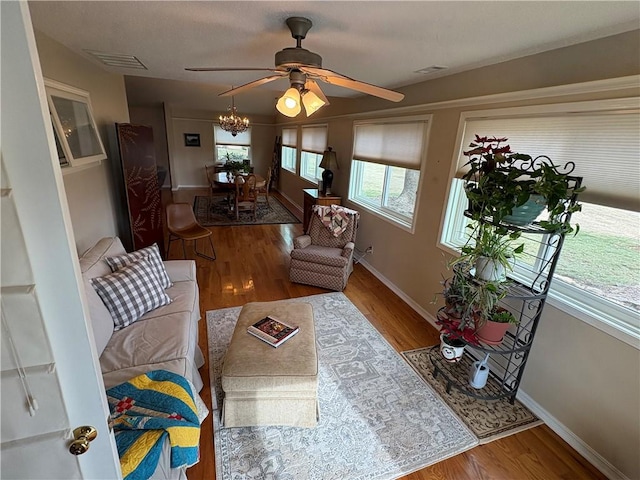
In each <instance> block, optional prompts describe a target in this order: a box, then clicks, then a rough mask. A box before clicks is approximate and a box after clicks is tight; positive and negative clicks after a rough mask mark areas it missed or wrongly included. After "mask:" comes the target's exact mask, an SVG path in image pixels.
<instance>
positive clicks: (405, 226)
mask: <svg viewBox="0 0 640 480" xmlns="http://www.w3.org/2000/svg"><path fill="white" fill-rule="evenodd" d="M348 200H349V201H350V202H352V203H354V204H356V205H358V206H359V207H361V208H363V209H365V210H366V211H367V212H369V213H371V214H372V215H375V216H376V217H378V218H381V219H382V220H385V221H386V222H389V223H390V224H392V225H394V226H396V227H398V228H400V229H402V230H405V231H406V232H409V233H414V230H415V228H414V227H413V225H412V224H411V223H410V222H407V221H403V220H401V219H399V218H397V217H394V216H391V215H387V214H385V213H384V212H382V211H380V210H378V209H376V208H373V207H372V206H371V205H368V204H366V203H364V202H361V201H358V200H357V199H355V198H349V199H348Z"/></svg>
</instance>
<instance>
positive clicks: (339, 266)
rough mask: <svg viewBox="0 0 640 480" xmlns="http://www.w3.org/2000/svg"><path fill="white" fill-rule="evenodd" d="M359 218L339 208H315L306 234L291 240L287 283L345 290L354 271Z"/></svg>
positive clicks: (352, 212)
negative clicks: (289, 281)
mask: <svg viewBox="0 0 640 480" xmlns="http://www.w3.org/2000/svg"><path fill="white" fill-rule="evenodd" d="M359 218H360V214H359V213H358V212H357V211H355V210H350V209H348V208H345V207H341V206H339V205H330V206H324V205H314V206H313V212H312V213H311V219H310V221H309V228H308V231H307V234H306V235H301V236H299V237H296V238H294V239H293V251H292V252H291V264H290V266H289V280H291V281H292V282H295V283H304V284H306V285H314V286H317V287H322V288H327V289H329V290H336V291H341V290H344V288H345V287H346V286H347V281H348V280H349V275H351V272H352V271H353V249H354V247H355V241H356V233H357V230H358V219H359ZM340 230H343V231H341V232H340ZM338 232H339V233H338ZM335 233H338V234H337V236H336V235H335Z"/></svg>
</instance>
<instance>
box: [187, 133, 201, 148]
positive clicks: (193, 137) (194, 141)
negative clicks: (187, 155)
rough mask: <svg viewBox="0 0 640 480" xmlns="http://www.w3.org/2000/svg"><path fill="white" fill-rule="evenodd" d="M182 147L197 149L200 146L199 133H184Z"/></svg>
mask: <svg viewBox="0 0 640 480" xmlns="http://www.w3.org/2000/svg"><path fill="white" fill-rule="evenodd" d="M184 146H185V147H199V146H200V134H199V133H185V134H184Z"/></svg>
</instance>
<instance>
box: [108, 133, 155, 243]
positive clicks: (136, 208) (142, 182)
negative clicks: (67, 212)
mask: <svg viewBox="0 0 640 480" xmlns="http://www.w3.org/2000/svg"><path fill="white" fill-rule="evenodd" d="M116 133H117V135H116V136H117V141H118V151H119V154H120V159H119V160H120V161H119V162H114V169H115V172H114V181H115V183H116V188H117V189H118V191H119V197H120V198H119V200H120V205H121V210H122V211H121V212H120V236H121V239H122V242H123V244H124V246H125V248H126V249H127V250H129V251H130V250H138V249H140V248H144V247H148V246H149V245H152V244H154V243H157V244H158V247H159V248H160V252H161V253H162V254H164V231H163V220H162V203H161V197H160V186H159V184H158V168H157V166H156V157H155V150H154V146H153V129H152V128H151V127H149V126H146V125H132V124H130V123H116Z"/></svg>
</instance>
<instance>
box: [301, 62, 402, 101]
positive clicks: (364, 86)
mask: <svg viewBox="0 0 640 480" xmlns="http://www.w3.org/2000/svg"><path fill="white" fill-rule="evenodd" d="M300 70H301V71H303V72H305V73H309V74H311V75H313V76H314V77H318V78H319V79H320V80H322V81H323V82H326V83H329V84H331V85H338V86H339V87H345V88H350V89H351V90H356V91H358V92H362V93H366V94H368V95H373V96H374V97H380V98H384V99H385V100H390V101H392V102H399V101H400V100H402V99H403V98H404V94H402V93H399V92H395V91H393V90H389V89H387V88H382V87H378V86H377V85H372V84H370V83H367V82H361V81H359V80H354V79H353V78H349V77H347V76H346V75H342V74H340V73H337V72H334V71H332V70H327V69H326V68H315V67H300Z"/></svg>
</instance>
